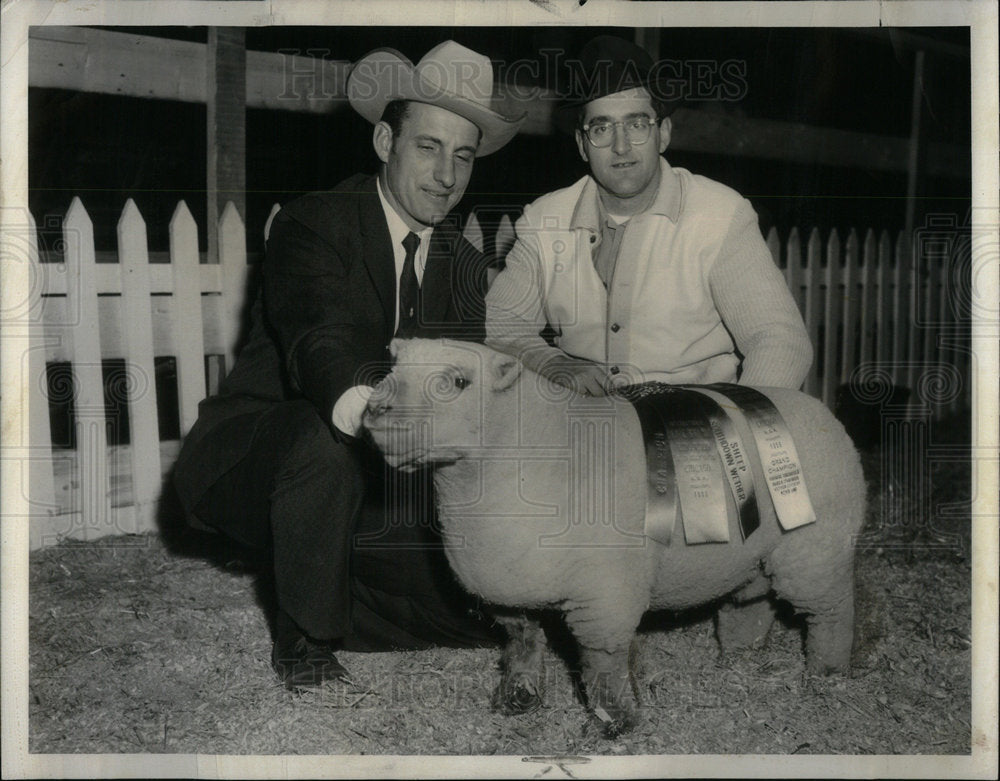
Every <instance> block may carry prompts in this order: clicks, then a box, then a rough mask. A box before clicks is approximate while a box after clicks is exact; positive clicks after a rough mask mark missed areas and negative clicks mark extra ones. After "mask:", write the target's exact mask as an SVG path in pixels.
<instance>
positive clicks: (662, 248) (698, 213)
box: [486, 36, 812, 395]
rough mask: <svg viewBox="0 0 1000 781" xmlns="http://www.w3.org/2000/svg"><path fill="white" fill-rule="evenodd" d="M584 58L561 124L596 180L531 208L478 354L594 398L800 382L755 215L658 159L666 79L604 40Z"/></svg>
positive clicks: (799, 337) (626, 46)
mask: <svg viewBox="0 0 1000 781" xmlns="http://www.w3.org/2000/svg"><path fill="white" fill-rule="evenodd" d="M579 64H580V65H581V66H582V67H581V71H582V76H583V77H582V78H578V79H576V80H575V82H574V83H576V84H577V85H578V86H580V87H581V88H583V89H582V90H581V91H580V92H579V94H577V95H575V96H574V97H573V99H572V100H570V101H569V103H568V105H566V106H564V107H563V108H562V109H561V112H560V114H559V116H561V117H562V119H563V120H564V121H566V120H568V124H569V126H570V127H572V130H573V133H574V136H575V138H576V144H577V148H578V149H579V152H580V156H581V157H582V158H583V160H584V161H585V162H586V163H587V164H588V165H589V167H590V175H589V176H585V177H584V178H582V179H580V180H579V181H577V182H576V183H575V184H573V185H571V186H569V187H567V188H565V189H563V190H558V191H556V192H553V193H550V194H548V195H545V196H543V197H541V198H539V199H538V200H537V201H535V202H534V203H532V204H530V205H528V206H527V207H526V208H525V210H524V214H523V216H522V217H521V218H520V219H519V220H518V222H517V225H516V231H517V242H516V243H515V245H514V246H513V248H512V249H511V251H510V253H509V254H508V255H507V258H506V268H505V269H504V271H502V272H501V273H500V275H499V276H498V277H497V279H496V281H495V282H494V284H493V286H492V288H491V289H490V292H489V294H488V296H487V298H486V306H487V315H486V328H487V344H489V345H491V346H493V347H496V348H498V349H501V350H503V351H505V352H508V353H510V354H512V355H516V356H518V357H520V358H521V360H522V361H523V362H524V364H525V365H527V366H528V367H530V368H532V369H534V370H535V371H537V372H539V373H540V374H542V375H545V376H547V377H549V378H551V379H553V380H555V381H557V382H560V383H562V384H565V385H568V386H570V387H574V388H575V389H577V390H579V391H581V392H583V393H586V394H591V395H601V394H604V393H606V392H607V391H608V390H609V389H611V387H612V386H616V385H618V384H622V385H630V384H634V383H639V382H646V381H659V382H665V383H713V382H735V381H737V378H738V380H739V382H740V383H743V384H747V385H764V386H784V387H789V388H798V387H799V386H800V385H801V383H802V381H803V380H804V379H805V375H806V372H807V371H808V369H809V366H810V364H811V362H812V346H811V344H810V342H809V338H808V335H807V333H806V330H805V326H804V325H803V322H802V317H801V315H800V313H799V311H798V309H797V307H796V305H795V302H794V300H793V299H792V297H791V295H790V293H789V291H788V288H787V286H786V285H785V282H784V279H783V278H782V276H781V274H780V272H779V271H778V269H777V267H776V266H775V264H774V262H773V260H772V258H771V254H770V252H769V251H768V248H767V245H766V244H765V243H764V240H763V238H762V237H761V234H760V229H759V227H758V224H757V215H756V213H755V212H754V210H753V207H752V206H751V205H750V203H749V202H748V201H747V200H746V199H744V198H742V197H741V196H740V195H739V194H738V193H736V192H734V191H733V190H731V189H730V188H728V187H726V186H725V185H722V184H720V183H718V182H714V181H712V180H710V179H707V178H705V177H703V176H698V175H696V174H692V173H690V172H689V171H686V170H684V169H682V168H674V167H672V166H670V165H669V164H668V163H667V161H666V160H665V159H664V158H663V157H662V154H663V152H664V151H665V150H666V148H667V146H668V145H669V143H670V133H671V121H670V118H669V114H670V111H671V109H672V108H673V106H672V104H671V103H669V102H665V101H664V100H662V99H661V97H662V96H663V95H665V94H667V93H665V92H664V91H663V90H661V89H659V88H658V87H659V85H658V84H657V82H656V81H655V74H656V73H657V72H658V71H659V70H662V69H657V68H656V67H654V63H653V61H652V58H651V57H650V56H649V55H648V54H647V53H646V52H645V51H644V50H643V49H642V48H640V47H639V46H636V45H635V44H632V43H630V42H628V41H625V40H622V39H620V38H616V37H613V36H601V37H598V38H595V39H594V40H592V41H591V42H590V43H589V44H587V46H586V47H584V50H583V51H582V52H581V56H580V60H579ZM584 90H585V91H584ZM546 327H547V328H548V329H551V331H550V333H554V337H552V339H551V342H550V341H547V340H546V339H544V338H543V336H542V335H541V334H542V332H543V331H544V330H545V329H546Z"/></svg>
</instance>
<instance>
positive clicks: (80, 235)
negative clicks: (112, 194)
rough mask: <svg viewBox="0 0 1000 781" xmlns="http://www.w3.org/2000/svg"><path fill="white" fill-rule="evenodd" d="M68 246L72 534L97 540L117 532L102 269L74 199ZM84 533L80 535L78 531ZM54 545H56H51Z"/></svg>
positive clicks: (91, 228) (66, 235)
mask: <svg viewBox="0 0 1000 781" xmlns="http://www.w3.org/2000/svg"><path fill="white" fill-rule="evenodd" d="M63 238H64V241H65V243H66V255H65V260H66V310H67V322H68V324H69V325H70V326H71V327H70V328H69V331H70V333H71V334H72V342H73V351H72V355H73V377H74V381H75V382H74V400H75V409H76V421H75V427H76V482H77V491H76V492H74V496H75V497H76V499H77V501H76V502H74V503H73V506H72V508H71V512H73V513H79V514H80V518H79V521H78V523H79V529H78V530H74V529H72V528H71V529H67V530H66V532H67V535H68V536H77V537H82V538H83V539H92V538H93V537H96V536H99V535H100V534H106V533H109V532H112V531H113V529H112V528H111V526H112V519H111V504H110V501H109V489H110V482H109V477H108V443H107V435H106V429H105V425H106V422H105V415H104V377H103V374H102V371H101V368H102V365H101V334H100V325H99V322H100V321H99V317H98V311H97V267H96V261H95V256H94V226H93V224H92V223H91V221H90V217H89V216H87V211H86V209H84V208H83V203H81V201H80V199H79V198H73V201H72V203H71V204H70V207H69V211H67V212H66V218H65V220H64V221H63ZM75 531H80V532H81V533H80V534H74V533H73V532H75ZM50 542H54V541H50Z"/></svg>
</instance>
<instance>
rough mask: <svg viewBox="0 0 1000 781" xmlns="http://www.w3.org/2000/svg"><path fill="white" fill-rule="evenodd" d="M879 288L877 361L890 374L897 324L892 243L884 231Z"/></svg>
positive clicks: (879, 248) (880, 251)
mask: <svg viewBox="0 0 1000 781" xmlns="http://www.w3.org/2000/svg"><path fill="white" fill-rule="evenodd" d="M876 278H877V280H878V281H877V282H876V287H878V304H877V306H876V311H877V316H876V318H875V319H876V321H877V329H878V330H877V338H876V342H875V360H876V361H877V362H878V363H879V364H880V365H887V366H886V371H888V372H889V373H890V374H891V372H892V366H891V365H888V364H890V363H891V361H892V335H893V331H894V330H895V328H896V324H895V323H894V322H892V312H893V309H892V241H891V240H890V239H889V232H888V231H882V235H881V237H880V238H879V244H878V273H877V274H876Z"/></svg>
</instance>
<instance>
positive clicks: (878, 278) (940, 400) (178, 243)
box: [28, 199, 968, 548]
mask: <svg viewBox="0 0 1000 781" xmlns="http://www.w3.org/2000/svg"><path fill="white" fill-rule="evenodd" d="M276 209H277V206H276V207H275V209H274V210H272V217H273V214H274V211H275V210H276ZM265 232H266V229H265ZM466 235H467V236H469V237H470V239H471V240H473V241H474V242H476V243H478V244H479V245H480V246H482V230H481V228H480V227H479V225H478V223H476V222H475V220H474V218H473V220H470V225H469V226H468V228H467V230H466ZM169 236H170V251H169V256H168V257H157V256H152V257H151V255H150V253H149V252H148V251H147V241H146V226H145V223H144V221H143V219H142V216H141V215H140V214H139V210H138V209H137V208H136V206H135V204H134V203H133V202H132V201H131V200H129V201H128V203H127V204H126V206H125V209H124V210H123V212H122V215H121V219H120V220H119V223H118V252H117V256H116V257H107V258H105V257H101V255H103V254H104V253H97V252H95V250H94V239H93V226H92V223H91V220H90V218H89V217H88V215H87V213H86V210H85V209H84V207H83V204H82V203H81V202H80V200H79V199H74V200H73V203H72V205H71V207H70V209H69V211H68V213H67V215H66V217H65V220H64V221H63V226H62V239H63V244H64V247H63V252H62V256H61V258H60V261H59V262H46V263H42V262H40V258H39V255H38V251H37V242H36V244H35V246H34V247H33V251H32V266H33V271H37V273H35V274H34V278H35V279H36V280H37V281H38V284H32V286H31V291H30V295H31V296H32V300H31V301H30V302H29V305H30V306H32V307H35V306H37V307H38V308H39V309H38V311H40V312H41V325H40V327H36V328H34V329H33V330H32V334H33V335H32V337H31V342H32V344H31V346H30V347H31V348H30V349H29V353H28V360H29V368H30V377H31V378H32V381H31V387H30V389H29V393H30V419H29V422H28V423H29V431H30V437H31V441H32V443H35V445H36V447H38V450H36V451H35V452H42V453H44V454H45V455H44V456H42V457H39V458H36V459H33V460H32V463H31V466H30V470H31V476H30V501H31V508H32V518H31V535H30V536H31V547H32V548H39V547H43V546H46V545H51V544H54V543H56V542H58V541H59V540H61V539H64V538H75V539H94V538H98V537H102V536H105V535H108V534H124V533H139V532H145V531H151V530H155V529H156V528H157V523H156V517H157V512H158V505H159V500H160V494H161V488H162V486H163V485H164V480H165V479H166V477H167V475H168V473H169V470H170V467H171V465H172V464H173V462H174V460H175V459H176V456H177V453H178V451H179V449H180V441H178V440H173V441H162V442H161V441H160V437H159V431H158V425H157V404H158V400H157V387H156V381H155V376H156V370H155V364H154V362H155V359H156V358H158V357H161V356H172V357H173V358H174V359H175V361H176V370H177V384H178V388H177V395H178V410H177V415H178V420H179V428H180V434H181V437H183V436H184V434H185V433H186V432H187V431H188V430H189V429H190V427H191V425H192V424H193V423H194V421H195V419H196V417H197V405H198V402H199V401H200V400H201V399H202V398H204V397H205V395H206V393H208V392H211V391H212V390H213V388H214V385H215V384H216V382H217V379H218V377H219V376H221V373H222V369H221V367H220V371H219V372H216V373H215V374H213V373H211V372H209V371H207V370H206V365H207V361H208V359H207V358H206V357H207V356H222V358H220V359H218V360H224V367H225V369H228V368H229V367H231V366H232V364H233V359H234V352H235V347H236V344H237V339H238V338H239V335H240V334H239V327H240V318H241V313H242V310H243V307H244V305H245V303H246V302H245V301H244V298H245V289H246V284H247V278H248V263H247V251H246V233H245V229H244V225H243V221H242V220H241V218H240V216H239V213H238V212H237V210H236V208H235V207H234V206H233V205H232V204H229V205H228V206H227V208H226V209H225V210H224V212H223V215H222V218H221V220H220V225H219V262H218V263H203V262H202V258H201V256H200V254H199V250H198V241H197V226H196V225H195V222H194V220H193V218H192V217H191V214H190V212H189V210H188V208H187V206H186V205H185V204H184V203H183V202H181V203H179V204H178V205H177V208H176V210H175V212H174V216H173V219H172V220H171V222H170V231H169ZM32 240H33V241H36V240H35V239H34V230H32ZM512 243H513V228H512V226H511V223H510V220H509V219H508V218H506V217H504V218H503V219H502V220H501V223H500V227H499V230H498V233H497V236H496V241H495V246H496V254H497V257H498V258H499V257H503V256H504V255H505V254H506V252H507V250H508V249H509V247H510V245H511V244H512ZM768 245H769V247H770V248H771V251H772V253H773V255H774V257H775V259H776V261H777V262H778V265H779V266H781V267H782V268H783V269H784V271H785V274H786V279H787V280H788V283H789V287H790V289H791V290H792V292H793V294H794V295H795V298H796V301H797V302H798V303H799V305H800V307H801V308H802V311H803V314H804V317H805V320H806V323H807V325H808V328H809V333H810V335H811V337H812V340H813V344H814V345H815V346H816V352H817V361H815V362H814V367H813V369H812V371H811V373H810V375H809V378H808V379H807V381H806V384H805V389H806V390H807V392H809V393H811V394H813V395H816V396H819V397H820V398H822V399H823V400H824V401H825V402H826V403H827V404H828V405H830V406H833V404H834V400H835V394H836V391H837V388H838V386H839V385H841V384H843V383H847V382H850V381H851V380H852V373H854V372H855V371H856V370H857V369H858V368H859V367H861V368H862V369H864V368H865V367H869V368H870V369H872V371H871V372H869V374H868V375H865V376H864V377H863V378H862V383H863V384H866V385H865V388H866V389H867V390H866V391H865V392H869V391H870V392H871V393H873V394H875V395H876V396H877V394H878V393H881V389H882V387H883V386H885V385H886V384H888V383H890V382H891V383H895V384H898V385H904V386H907V387H910V388H914V387H918V386H921V384H923V385H927V384H930V385H931V386H932V390H933V391H934V393H936V394H937V395H936V396H935V395H934V394H933V393H932V394H931V396H932V397H933V400H934V401H935V403H936V404H937V407H938V409H936V410H935V412H941V411H942V410H944V409H946V408H947V409H954V408H957V406H958V405H960V404H962V403H965V402H967V394H968V390H967V388H968V384H967V383H966V382H964V379H963V378H965V377H967V374H968V357H967V351H966V347H967V346H964V345H963V344H962V341H961V339H958V338H953V339H952V340H951V341H947V340H944V339H941V338H939V336H940V334H941V333H944V332H949V333H953V332H954V330H955V329H954V328H950V330H949V327H950V325H953V324H954V322H955V321H956V317H955V316H954V315H953V314H952V312H951V309H952V308H953V307H952V306H951V305H950V304H949V301H951V299H952V298H953V297H954V296H953V295H952V293H953V291H952V290H951V285H950V282H949V274H950V272H951V269H949V268H948V267H947V266H948V264H947V263H946V262H942V263H939V264H938V265H937V266H934V267H928V266H926V265H924V266H920V267H918V268H916V269H914V267H913V264H912V262H911V261H910V256H911V254H912V253H910V251H909V249H908V248H907V247H906V246H905V243H904V241H903V238H902V237H899V238H897V240H896V242H895V243H893V242H892V241H891V240H890V238H889V236H888V235H887V234H883V235H882V236H880V237H879V238H878V239H876V238H875V236H874V235H873V234H871V233H870V232H869V233H868V234H867V235H866V236H865V237H864V240H863V241H861V242H859V240H858V237H857V235H856V233H855V232H854V231H851V232H850V233H849V234H848V236H847V239H846V242H844V244H843V245H841V242H840V239H839V237H838V234H837V233H836V232H833V233H831V234H830V236H829V238H828V239H827V241H826V242H825V243H823V242H822V241H821V239H820V236H819V233H818V232H817V231H813V232H812V233H811V234H810V235H809V238H808V240H807V241H805V243H804V244H803V242H802V241H800V238H799V236H798V232H797V231H793V232H792V234H791V235H790V236H789V237H788V240H787V241H786V242H785V244H784V247H782V246H781V243H780V241H779V238H778V235H777V233H776V232H774V231H772V232H771V234H770V235H769V237H768ZM782 250H783V251H782ZM108 254H111V255H113V253H108ZM98 260H102V261H112V262H98ZM151 260H153V261H158V262H150V261H151ZM114 261H117V262H114ZM163 261H168V262H163ZM32 311H36V310H35V309H34V308H33V309H32ZM921 318H923V320H921ZM920 322H925V323H927V324H928V327H925V328H919V327H915V325H914V324H915V323H920ZM935 323H938V324H941V323H943V324H945V325H946V326H949V327H946V328H943V329H941V328H936V327H934V324H935ZM109 359H124V361H125V366H126V370H125V380H124V383H123V387H119V388H117V390H115V392H117V393H119V394H121V395H122V396H123V397H125V400H127V409H128V419H129V428H130V442H131V444H128V445H111V446H109V445H108V442H107V437H106V419H105V388H104V384H105V383H104V379H103V377H102V369H101V367H102V360H103V361H107V360H109ZM53 362H68V363H69V364H71V366H72V381H70V380H69V379H68V378H63V380H62V382H61V384H58V385H57V386H55V387H50V381H49V380H48V379H47V375H46V364H47V363H53ZM869 375H870V376H869ZM941 377H944V378H945V380H948V381H949V382H950V384H948V383H945V384H947V389H946V390H947V392H945V391H943V390H942V380H941V379H940V378H941ZM954 377H957V378H958V380H957V383H958V388H959V391H958V392H954V387H953V386H954V384H955V383H954V381H952V380H949V378H954ZM928 378H929V379H928ZM855 379H857V375H855ZM869 386H871V387H869ZM872 388H874V390H872ZM49 393H53V394H61V395H63V396H64V397H66V398H69V397H72V402H73V406H74V408H75V415H74V420H73V421H72V426H73V428H74V430H75V442H76V447H75V448H74V449H69V448H53V447H52V446H51V442H52V432H51V430H50V422H49V415H48V402H49V398H48V394H49ZM925 395H926V394H925Z"/></svg>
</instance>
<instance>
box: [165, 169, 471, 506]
mask: <svg viewBox="0 0 1000 781" xmlns="http://www.w3.org/2000/svg"><path fill="white" fill-rule="evenodd" d="M459 228H460V226H459V224H458V220H457V219H454V218H449V219H448V220H446V221H445V222H444V223H442V224H441V225H439V226H438V227H437V228H436V229H435V230H434V233H433V234H432V237H431V245H430V248H429V250H428V256H427V265H426V267H425V271H424V276H423V281H422V284H421V307H420V327H419V329H418V332H417V334H416V335H417V336H426V337H453V338H462V339H467V340H473V341H482V340H483V338H484V336H485V332H484V325H483V321H484V317H485V304H484V297H485V294H486V285H487V282H486V266H487V263H486V258H485V256H484V255H483V254H482V253H480V252H479V251H478V250H477V249H476V248H475V247H473V246H472V245H471V244H470V243H469V242H468V241H466V240H465V239H464V238H463V237H462V235H461V232H460V229H459ZM390 242H391V240H390V238H389V228H388V226H387V224H386V220H385V214H384V213H383V211H382V205H381V202H380V201H379V197H378V193H377V191H376V189H375V177H374V176H362V175H358V176H354V177H351V178H350V179H347V180H345V181H344V182H341V183H340V184H339V185H338V186H337V187H336V188H334V189H333V190H330V191H328V192H322V193H312V194H309V195H305V196H303V197H301V198H298V199H297V200H295V201H293V202H292V203H290V204H288V205H287V206H285V207H283V208H282V209H281V211H280V212H279V213H278V214H277V216H276V217H275V219H274V222H273V224H272V226H271V233H270V238H269V239H268V246H267V253H266V257H265V260H264V266H263V273H262V285H261V292H260V294H259V295H258V297H257V299H256V300H255V302H254V305H253V308H252V310H251V329H250V336H249V338H248V341H247V344H246V346H245V347H244V348H243V350H242V351H241V352H240V355H239V358H238V359H237V361H236V365H235V366H234V367H233V369H232V371H231V372H230V373H229V375H228V376H227V377H226V379H225V381H224V382H223V384H222V386H221V388H220V392H219V394H218V395H217V396H214V397H212V398H209V399H206V400H204V401H203V402H202V403H201V405H200V406H199V417H198V421H197V422H196V424H195V425H194V426H193V427H192V429H191V431H190V432H189V434H188V435H187V437H185V442H184V446H183V448H182V450H181V454H180V456H179V457H178V460H177V464H176V466H175V470H174V476H175V483H176V485H177V488H178V494H179V496H180V499H181V502H182V504H183V505H184V508H185V510H186V511H187V512H188V514H189V515H190V514H191V511H192V509H193V508H194V506H195V505H196V504H197V502H198V500H199V499H200V498H201V496H202V495H203V494H204V492H205V491H206V490H207V489H208V487H209V486H211V485H212V484H213V483H214V482H215V481H216V480H217V479H218V478H219V477H220V476H221V475H223V474H224V473H225V472H226V471H228V470H229V469H230V468H231V467H232V466H234V465H235V464H236V463H237V462H238V461H239V460H240V459H241V458H243V456H244V455H245V454H246V452H247V450H248V448H249V446H250V442H251V439H252V435H253V421H254V418H255V417H258V416H260V414H261V413H262V412H263V411H265V410H267V409H268V408H269V407H270V406H271V405H273V404H275V403H279V402H282V401H286V400H290V399H296V398H303V397H304V398H306V399H309V400H310V401H311V402H312V403H313V404H314V405H315V407H316V410H317V413H318V414H319V416H320V417H321V418H322V419H323V420H324V421H327V422H329V421H330V419H331V414H332V411H333V405H334V403H335V402H336V400H337V399H338V398H339V397H340V395H341V394H342V393H343V392H344V391H345V390H347V389H348V388H350V387H351V386H353V385H357V384H374V382H375V381H377V380H378V379H380V377H381V376H384V374H385V373H386V371H387V369H388V359H389V354H388V345H389V342H390V341H391V340H392V337H393V330H394V326H395V308H396V295H397V294H396V272H395V262H394V259H393V251H392V247H391V244H390ZM246 416H250V417H249V418H247V417H246ZM332 428H333V427H332V425H331V429H332ZM334 433H335V435H337V434H336V432H334Z"/></svg>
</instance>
